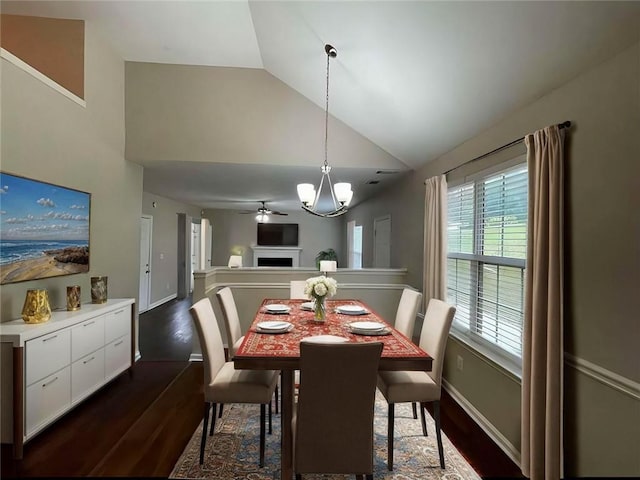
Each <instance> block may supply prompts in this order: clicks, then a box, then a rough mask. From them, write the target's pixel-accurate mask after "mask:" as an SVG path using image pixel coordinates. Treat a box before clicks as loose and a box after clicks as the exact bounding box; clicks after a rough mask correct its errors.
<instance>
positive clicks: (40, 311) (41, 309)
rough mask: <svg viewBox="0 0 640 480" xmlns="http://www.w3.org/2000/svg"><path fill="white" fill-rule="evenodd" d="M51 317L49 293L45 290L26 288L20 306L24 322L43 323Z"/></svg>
mask: <svg viewBox="0 0 640 480" xmlns="http://www.w3.org/2000/svg"><path fill="white" fill-rule="evenodd" d="M50 318H51V306H50V305H49V294H48V293H47V291H46V290H27V297H26V298H25V299H24V307H22V319H23V320H24V321H25V323H44V322H46V321H47V320H49V319H50Z"/></svg>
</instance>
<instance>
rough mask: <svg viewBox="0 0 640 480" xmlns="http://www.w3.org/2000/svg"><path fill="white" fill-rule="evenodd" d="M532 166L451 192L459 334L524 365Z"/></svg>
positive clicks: (451, 286) (451, 274) (451, 290)
mask: <svg viewBox="0 0 640 480" xmlns="http://www.w3.org/2000/svg"><path fill="white" fill-rule="evenodd" d="M527 182H528V179H527V167H526V165H518V166H516V167H514V168H510V169H507V170H503V171H500V172H498V173H493V174H491V175H488V176H484V177H482V178H478V179H476V180H475V181H472V182H468V183H464V184H463V185H458V186H454V187H450V188H449V191H448V232H447V233H448V235H447V237H448V238H447V246H448V252H447V297H448V301H449V302H450V303H452V304H455V305H456V316H455V319H454V332H459V333H462V334H464V335H465V336H466V337H467V338H468V339H469V340H470V341H471V342H473V343H474V344H477V345H480V346H482V347H486V348H484V349H483V350H486V349H487V348H488V350H489V351H490V352H493V353H498V354H499V355H500V356H501V357H506V358H508V359H510V360H513V361H515V362H516V363H517V364H518V365H519V364H520V361H521V357H522V323H523V318H524V283H525V275H524V269H525V265H526V255H527Z"/></svg>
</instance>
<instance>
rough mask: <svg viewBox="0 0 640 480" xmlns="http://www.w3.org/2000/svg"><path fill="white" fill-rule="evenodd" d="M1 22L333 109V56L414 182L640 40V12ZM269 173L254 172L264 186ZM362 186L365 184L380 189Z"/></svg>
mask: <svg viewBox="0 0 640 480" xmlns="http://www.w3.org/2000/svg"><path fill="white" fill-rule="evenodd" d="M2 9H3V12H5V13H19V14H30V15H40V16H51V17H60V18H80V19H85V20H86V21H87V22H90V23H92V24H95V25H96V26H97V27H98V28H99V29H100V30H101V31H102V32H103V34H104V36H105V38H107V39H109V41H110V42H111V43H112V44H113V46H114V48H115V49H116V51H118V52H119V53H120V54H121V55H122V58H123V59H124V60H128V61H140V62H156V63H175V64H189V65H212V66H230V67H250V68H264V69H265V70H267V71H268V72H269V73H271V74H272V75H273V76H275V77H276V78H278V79H280V80H281V81H282V82H284V83H286V84H287V85H289V86H290V87H291V88H293V89H295V90H296V91H298V92H299V93H301V94H302V95H304V96H305V97H307V98H309V99H310V100H311V101H313V102H314V103H316V104H317V105H318V106H319V107H320V108H324V95H325V83H324V82H325V70H324V69H325V62H326V56H325V54H324V49H323V47H324V44H325V43H331V44H332V45H334V46H335V47H336V48H337V50H338V57H337V59H336V60H332V64H331V88H330V92H331V103H330V111H331V114H332V115H334V116H335V117H337V118H338V119H340V120H341V121H342V122H344V123H345V124H346V125H348V126H349V127H351V128H352V129H354V130H355V131H357V132H359V133H360V134H362V135H363V136H365V137H366V138H368V139H370V140H371V141H372V142H374V143H375V144H377V145H378V146H380V147H381V148H382V149H384V150H385V151H387V152H389V153H390V154H391V155H393V156H394V157H396V158H397V159H398V160H400V161H401V162H403V163H404V164H405V165H407V167H408V168H410V169H416V168H419V167H420V166H421V165H423V164H424V163H426V162H428V161H430V160H432V159H434V158H436V157H437V156H439V155H441V154H442V153H444V152H447V151H449V150H451V149H452V148H454V147H456V146H457V145H459V144H460V143H462V142H464V141H465V140H467V139H469V138H471V137H473V136H475V135H477V134H478V133H479V132H481V131H483V130H485V129H487V128H489V127H490V126H492V125H493V124H495V123H497V122H498V121H499V120H501V119H502V118H504V117H505V116H507V115H509V114H510V113H512V112H513V111H515V110H517V109H518V108H521V107H523V106H525V105H527V104H528V103H530V102H532V101H534V100H535V99H536V98H538V97H540V96H541V95H543V94H545V93H546V92H548V91H550V90H552V89H554V88H557V87H559V86H560V85H562V84H564V83H566V82H567V81H568V80H570V79H571V78H573V77H575V76H576V75H578V74H579V73H580V72H582V71H584V70H586V69H587V68H590V67H592V66H594V65H596V64H597V63H599V62H602V61H604V60H606V59H607V58H610V57H611V56H613V55H614V54H615V53H617V52H619V51H621V50H623V49H624V48H626V47H627V46H630V45H631V44H633V43H634V42H637V41H638V40H639V39H640V2H610V1H603V2H578V1H569V2H521V1H516V2H507V1H501V2H428V1H413V2H403V1H387V2H383V1H354V2H347V1H339V2H324V1H321V2H314V1H285V2H270V1H249V2H247V1H241V0H238V1H226V2H223V1H206V0H202V1H91V0H86V1H70V2H58V1H44V2H34V1H22V2H2ZM568 120H571V119H568ZM524 133H526V132H523V134H524ZM496 146H497V145H496ZM302 161H303V160H301V162H302ZM329 163H331V159H329ZM181 165H182V166H181V168H182V169H183V170H182V175H188V171H185V170H184V169H185V164H184V163H182V164H181ZM301 166H302V163H301ZM334 167H335V166H334ZM147 168H151V169H153V167H145V169H147ZM215 168H216V166H215V165H210V166H209V169H208V170H215ZM221 168H222V167H221ZM224 168H225V169H226V170H225V172H226V173H227V174H230V175H233V168H232V166H231V167H229V166H228V165H227V166H224ZM268 169H269V167H268V166H265V168H260V167H257V168H256V169H255V170H254V171H255V172H256V174H258V175H260V177H261V178H263V179H264V178H267V176H265V172H266V171H268ZM167 170H168V166H167V165H166V164H165V165H163V166H161V167H158V171H156V172H152V171H149V174H148V175H147V173H146V172H147V170H145V177H148V178H145V189H147V190H149V191H152V192H153V193H158V194H162V195H165V196H169V194H171V195H170V196H172V197H173V198H175V199H176V200H180V201H185V202H188V203H194V202H203V203H198V205H199V206H204V207H215V206H219V204H217V203H216V199H215V198H213V197H212V196H211V191H212V188H211V186H212V185H211V183H210V182H209V183H206V182H202V183H203V184H205V185H206V187H207V191H206V195H205V191H204V190H202V191H200V190H199V189H198V188H197V187H192V186H191V185H190V186H189V190H190V191H189V192H182V193H180V191H182V190H184V189H179V188H178V189H175V191H171V190H170V189H171V188H172V187H171V186H170V185H168V184H167V181H168V180H171V179H173V180H175V176H173V174H174V173H175V172H171V171H167ZM204 170H207V168H206V167H205V168H204ZM200 173H201V174H202V172H200ZM362 174H363V177H362V179H361V180H362V181H361V182H360V183H364V181H365V177H366V178H368V177H370V176H371V172H362ZM271 176H272V177H273V175H271ZM260 177H259V178H260ZM318 177H319V175H318ZM153 178H155V181H152V180H151V179H153ZM279 178H282V176H280V177H279ZM318 180H319V178H315V177H314V178H310V179H309V181H311V182H313V183H317V181H318ZM212 181H213V180H212ZM163 183H164V184H163ZM225 183H229V182H225ZM233 183H234V187H233V188H243V189H244V190H241V191H244V192H245V198H246V199H251V200H259V199H266V200H269V199H271V198H273V199H276V198H277V199H281V202H280V203H278V204H277V205H274V206H273V208H277V209H279V210H282V209H287V208H288V207H293V206H295V205H296V202H295V188H290V189H288V193H287V195H288V196H289V197H291V198H289V199H285V198H284V197H283V195H282V192H281V189H282V184H277V185H273V186H270V185H269V182H266V181H263V182H262V183H261V185H260V187H261V190H259V191H255V192H253V191H252V190H247V189H250V188H253V187H252V186H251V184H250V183H249V182H244V183H243V185H238V184H236V183H237V182H233ZM253 183H254V184H255V183H256V182H253ZM220 188H221V189H224V188H225V185H220ZM220 205H221V204H220ZM227 206H228V205H227ZM239 208H246V205H245V206H239ZM256 208H257V205H256Z"/></svg>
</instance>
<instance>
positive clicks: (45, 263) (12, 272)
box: [0, 251, 89, 284]
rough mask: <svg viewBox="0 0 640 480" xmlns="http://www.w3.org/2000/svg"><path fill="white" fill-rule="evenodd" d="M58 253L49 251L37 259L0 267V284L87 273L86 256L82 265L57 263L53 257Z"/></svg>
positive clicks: (58, 253) (58, 252)
mask: <svg viewBox="0 0 640 480" xmlns="http://www.w3.org/2000/svg"><path fill="white" fill-rule="evenodd" d="M60 253H62V252H61V251H51V252H47V254H44V255H42V256H40V257H37V258H33V259H27V260H20V261H17V262H13V263H9V264H6V265H0V284H5V283H13V282H22V281H25V280H32V279H34V278H46V277H57V276H59V275H71V274H74V273H86V272H88V271H89V264H88V254H87V263H85V264H82V263H71V262H59V261H57V260H56V258H55V257H56V256H59V255H60Z"/></svg>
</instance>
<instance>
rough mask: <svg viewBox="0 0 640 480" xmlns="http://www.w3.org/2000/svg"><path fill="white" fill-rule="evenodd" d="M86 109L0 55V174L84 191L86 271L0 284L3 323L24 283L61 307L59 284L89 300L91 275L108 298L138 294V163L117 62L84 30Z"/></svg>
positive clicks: (16, 306) (16, 310)
mask: <svg viewBox="0 0 640 480" xmlns="http://www.w3.org/2000/svg"><path fill="white" fill-rule="evenodd" d="M85 40H86V45H85V51H86V59H85V67H86V71H85V100H86V108H84V107H82V106H80V105H78V104H77V103H75V102H73V101H71V100H69V99H68V98H66V97H65V96H63V95H61V94H60V93H58V92H56V91H55V90H53V89H52V88H50V87H49V86H47V85H45V84H43V83H42V82H40V81H39V80H36V79H35V78H34V77H32V76H30V75H29V74H27V73H25V72H23V71H22V70H20V69H18V68H17V67H15V66H14V65H12V64H10V63H9V62H7V61H6V60H4V59H3V60H2V73H1V75H2V159H1V165H0V167H1V168H2V171H6V172H10V173H15V174H18V175H22V176H26V177H29V178H34V179H37V180H43V181H46V182H50V183H54V184H59V185H63V186H65V187H70V188H75V189H79V190H83V191H86V192H90V193H91V232H90V236H91V237H90V238H91V239H90V241H91V257H90V271H89V273H87V274H77V275H71V276H64V277H55V278H49V279H44V280H34V281H29V282H23V283H16V284H9V285H3V286H2V293H1V299H2V321H6V320H9V319H13V318H19V316H20V312H21V310H22V304H23V302H24V297H25V292H26V290H27V289H28V288H46V289H48V290H49V293H50V295H51V301H52V304H53V306H54V307H64V306H65V294H66V286H67V285H74V284H79V285H80V286H81V288H82V301H83V302H89V301H91V295H90V290H89V286H90V277H91V276H94V275H107V276H108V277H109V284H108V293H109V297H111V298H116V297H134V298H135V297H137V295H138V263H139V261H138V258H139V244H140V227H139V218H140V214H141V210H142V209H141V200H142V167H140V166H138V165H135V164H132V163H130V162H127V161H125V159H124V62H123V61H122V59H120V58H119V57H118V56H116V55H115V54H114V52H113V51H112V50H110V48H108V47H107V46H106V44H105V43H104V42H103V41H102V40H101V39H100V38H99V36H98V34H97V32H96V31H95V29H93V27H92V25H91V24H87V26H86V32H85Z"/></svg>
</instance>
